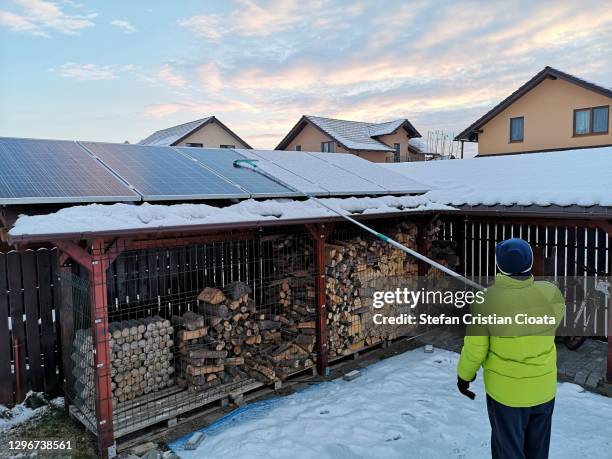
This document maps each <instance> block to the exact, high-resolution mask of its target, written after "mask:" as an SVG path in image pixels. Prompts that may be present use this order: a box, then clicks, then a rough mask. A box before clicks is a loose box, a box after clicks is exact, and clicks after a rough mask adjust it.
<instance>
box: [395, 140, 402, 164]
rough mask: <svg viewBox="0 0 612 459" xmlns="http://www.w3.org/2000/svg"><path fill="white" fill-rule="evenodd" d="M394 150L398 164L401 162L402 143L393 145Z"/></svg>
mask: <svg viewBox="0 0 612 459" xmlns="http://www.w3.org/2000/svg"><path fill="white" fill-rule="evenodd" d="M393 148H395V154H394V159H395V162H396V163H399V162H400V159H401V158H400V155H401V153H402V144H401V143H394V144H393Z"/></svg>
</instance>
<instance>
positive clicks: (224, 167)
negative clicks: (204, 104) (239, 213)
mask: <svg viewBox="0 0 612 459" xmlns="http://www.w3.org/2000/svg"><path fill="white" fill-rule="evenodd" d="M175 148H176V147H175ZM176 150H178V151H180V152H181V153H183V154H185V155H187V156H189V157H190V158H193V159H195V160H196V161H197V162H198V163H200V164H202V165H203V166H204V167H206V168H208V169H210V170H212V171H213V172H215V173H216V174H218V175H220V176H222V177H224V178H225V179H227V180H229V181H231V182H233V183H236V184H238V185H239V186H240V187H241V188H242V189H244V190H245V191H247V192H248V193H250V194H251V196H253V197H256V198H270V197H279V198H280V197H292V196H296V195H297V194H298V193H296V192H294V191H291V190H290V189H289V188H287V187H285V186H283V185H281V184H279V183H277V182H274V181H272V180H270V179H269V178H266V177H264V176H263V175H261V174H259V173H257V172H255V171H254V170H252V169H248V168H243V167H235V166H234V161H236V160H240V159H245V157H244V156H242V155H239V154H238V153H236V152H235V151H234V150H229V149H226V148H218V149H213V148H193V147H179V148H176Z"/></svg>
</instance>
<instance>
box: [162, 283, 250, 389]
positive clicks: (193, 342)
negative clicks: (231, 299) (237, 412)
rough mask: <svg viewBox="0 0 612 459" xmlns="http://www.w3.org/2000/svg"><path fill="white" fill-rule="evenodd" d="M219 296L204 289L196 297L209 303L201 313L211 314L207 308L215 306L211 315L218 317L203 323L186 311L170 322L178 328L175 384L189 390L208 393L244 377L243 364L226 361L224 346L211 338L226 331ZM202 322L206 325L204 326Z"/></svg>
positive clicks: (231, 360)
mask: <svg viewBox="0 0 612 459" xmlns="http://www.w3.org/2000/svg"><path fill="white" fill-rule="evenodd" d="M219 293H221V295H223V292H221V291H220V290H217V289H210V288H207V289H205V290H204V291H202V293H201V294H200V297H201V298H206V299H208V300H210V301H213V303H207V306H206V307H205V308H204V309H207V310H211V308H210V306H216V308H215V313H216V314H219V313H221V314H222V315H221V316H218V315H215V316H210V317H207V319H206V320H205V317H204V316H202V315H201V314H197V313H195V312H192V311H187V312H185V313H184V314H183V315H182V316H174V317H173V318H172V321H173V323H174V324H175V325H176V326H177V327H179V328H181V330H179V332H178V334H177V339H178V347H179V353H180V373H181V376H180V378H179V380H178V384H179V385H180V386H181V387H187V388H189V390H208V389H211V388H213V387H216V386H218V385H220V384H226V383H230V382H237V381H240V380H241V379H244V378H246V374H245V373H244V372H243V371H242V370H240V369H239V366H240V365H242V364H243V363H244V360H243V358H242V357H230V356H229V355H228V354H229V352H228V350H226V349H225V344H224V343H225V342H223V343H221V342H220V341H216V340H215V339H214V338H213V337H212V335H215V336H216V335H217V333H221V334H223V333H225V331H226V330H225V325H224V324H223V319H222V317H225V316H226V315H227V313H226V312H225V311H224V310H223V308H222V307H221V306H223V305H221V303H220V301H224V299H223V300H221V295H219ZM223 298H224V297H223ZM217 301H219V302H217ZM206 322H208V325H205V323H206ZM209 331H210V334H209ZM222 344H223V345H222Z"/></svg>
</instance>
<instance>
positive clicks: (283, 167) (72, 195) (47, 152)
mask: <svg viewBox="0 0 612 459" xmlns="http://www.w3.org/2000/svg"><path fill="white" fill-rule="evenodd" d="M240 159H253V160H256V161H257V166H258V168H259V170H261V171H263V172H265V173H266V175H267V176H265V175H261V174H259V173H257V172H255V171H254V170H252V169H249V168H248V167H246V168H245V167H236V166H235V161H236V160H240ZM0 164H2V167H0V204H37V203H45V202H47V203H70V202H105V201H107V202H120V201H142V200H144V201H167V200H173V201H195V200H205V199H245V198H250V197H255V198H264V197H265V198H268V197H295V196H299V195H300V193H299V192H296V191H295V190H301V191H303V192H305V193H308V194H311V195H314V196H360V195H383V194H406V193H422V192H425V191H427V187H426V186H424V185H422V184H420V183H418V182H415V181H412V180H410V179H408V178H406V177H404V176H402V175H399V174H397V173H394V172H392V171H388V170H386V169H385V168H382V167H380V166H378V165H376V164H373V163H371V162H369V161H366V160H364V159H361V158H358V157H356V156H354V155H350V154H339V153H310V152H283V151H263V150H230V149H203V148H186V147H160V146H150V145H129V144H112V143H100V142H71V141H59V140H58V141H54V140H35V139H13V138H0Z"/></svg>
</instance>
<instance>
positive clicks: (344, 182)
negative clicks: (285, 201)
mask: <svg viewBox="0 0 612 459" xmlns="http://www.w3.org/2000/svg"><path fill="white" fill-rule="evenodd" d="M254 154H256V155H259V156H260V158H262V159H264V160H265V161H269V162H273V163H274V164H276V165H277V166H279V167H281V168H283V169H286V170H288V171H290V172H293V173H294V174H296V175H299V176H300V177H302V178H304V179H306V180H308V181H311V182H314V183H317V184H318V185H320V186H321V187H323V188H325V189H327V190H329V191H330V195H332V196H345V195H348V196H353V195H361V194H387V193H389V192H390V191H389V190H387V189H385V188H383V187H382V186H380V185H379V184H377V183H374V182H373V181H370V180H367V179H366V178H364V177H361V176H359V175H356V174H353V173H352V172H351V171H349V170H347V169H345V168H341V167H338V166H337V165H335V164H332V163H329V162H326V161H324V160H323V159H321V158H318V157H317V156H314V155H311V154H309V153H306V152H284V151H256V152H254ZM356 159H357V161H362V162H364V163H366V166H364V167H362V168H367V167H368V166H369V167H376V166H374V165H373V164H371V163H368V162H366V161H364V160H360V159H359V158H356ZM375 172H376V171H375ZM382 172H383V173H385V172H386V171H385V170H384V169H383V170H382ZM279 178H280V177H279ZM287 183H288V184H289V185H292V183H291V182H287Z"/></svg>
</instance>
